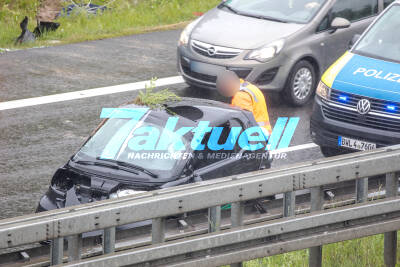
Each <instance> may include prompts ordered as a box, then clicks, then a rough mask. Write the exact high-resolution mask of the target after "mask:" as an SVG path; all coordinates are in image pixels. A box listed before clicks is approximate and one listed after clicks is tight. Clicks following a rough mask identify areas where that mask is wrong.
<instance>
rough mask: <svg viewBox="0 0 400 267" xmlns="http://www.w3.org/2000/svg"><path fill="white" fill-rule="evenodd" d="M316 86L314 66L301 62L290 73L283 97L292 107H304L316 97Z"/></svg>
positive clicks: (304, 61)
mask: <svg viewBox="0 0 400 267" xmlns="http://www.w3.org/2000/svg"><path fill="white" fill-rule="evenodd" d="M316 84H317V75H316V72H315V68H314V66H313V65H312V64H311V63H310V62H308V61H307V60H301V61H299V62H297V63H296V65H294V67H293V69H292V71H291V72H290V74H289V77H288V79H287V81H286V84H285V88H284V89H283V91H282V96H283V98H284V99H285V100H286V101H287V102H288V103H289V104H291V105H292V106H295V107H301V106H304V105H305V104H307V102H308V101H309V100H310V99H311V97H312V96H313V95H314V92H315V88H316Z"/></svg>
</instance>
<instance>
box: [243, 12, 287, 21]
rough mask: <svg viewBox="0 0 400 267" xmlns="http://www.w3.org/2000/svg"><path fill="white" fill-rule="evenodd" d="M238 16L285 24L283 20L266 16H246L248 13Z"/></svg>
mask: <svg viewBox="0 0 400 267" xmlns="http://www.w3.org/2000/svg"><path fill="white" fill-rule="evenodd" d="M240 15H242V16H246V17H251V18H256V19H263V20H271V21H275V22H281V23H287V21H285V20H281V19H277V18H273V17H268V16H263V15H255V14H248V13H240Z"/></svg>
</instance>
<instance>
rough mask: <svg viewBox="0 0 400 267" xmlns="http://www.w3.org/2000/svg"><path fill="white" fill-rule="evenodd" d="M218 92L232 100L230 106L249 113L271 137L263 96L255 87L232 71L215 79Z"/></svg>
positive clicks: (224, 72)
mask: <svg viewBox="0 0 400 267" xmlns="http://www.w3.org/2000/svg"><path fill="white" fill-rule="evenodd" d="M217 89H218V92H219V93H220V94H221V95H223V96H225V97H231V98H232V103H231V104H232V106H235V107H239V108H241V109H245V110H248V111H251V112H252V113H253V116H254V119H255V120H256V122H257V123H258V125H259V126H260V127H262V128H263V129H264V130H266V131H267V133H268V136H270V135H271V132H272V129H271V124H270V122H269V115H268V109H267V104H266V101H265V97H264V94H263V93H262V92H261V90H260V89H258V87H257V86H255V85H253V84H251V83H249V82H247V81H244V80H242V79H239V77H238V76H237V75H236V73H234V72H233V71H229V70H226V71H223V72H221V73H219V74H218V77H217Z"/></svg>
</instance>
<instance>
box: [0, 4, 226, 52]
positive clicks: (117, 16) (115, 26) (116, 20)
mask: <svg viewBox="0 0 400 267" xmlns="http://www.w3.org/2000/svg"><path fill="white" fill-rule="evenodd" d="M81 1H83V2H84V3H88V1H89V0H75V1H74V2H75V3H80V2H81ZM219 2H220V1H219V0H93V1H91V3H92V4H98V5H106V6H107V10H106V11H104V12H99V13H98V14H97V15H93V14H87V12H84V11H83V10H81V12H79V9H76V10H77V11H78V12H74V13H73V14H71V15H70V16H66V15H62V16H60V17H59V19H58V20H57V22H59V23H60V24H61V26H60V28H58V30H57V31H55V32H49V33H47V34H45V35H44V36H42V37H41V38H40V39H39V40H37V41H36V42H34V43H28V44H23V45H22V47H32V46H46V45H54V44H64V43H74V42H82V41H88V40H96V39H103V38H109V37H115V36H122V35H129V34H137V33H143V32H147V31H154V30H163V29H174V28H182V27H184V26H185V25H186V24H187V22H188V21H191V20H193V19H194V18H196V16H198V15H199V14H201V13H202V12H205V11H207V10H209V9H211V8H213V7H215V6H216V5H217V4H218V3H219ZM63 3H64V6H68V5H71V4H72V3H73V1H72V0H64V2H63ZM37 8H38V0H2V1H0V48H3V49H12V48H20V47H21V46H20V45H18V46H15V45H14V42H15V39H16V38H17V37H18V35H19V34H20V33H21V30H20V26H19V24H20V22H21V21H22V20H23V18H24V17H25V16H28V18H29V25H28V29H29V30H30V31H33V29H34V28H35V27H36V11H37Z"/></svg>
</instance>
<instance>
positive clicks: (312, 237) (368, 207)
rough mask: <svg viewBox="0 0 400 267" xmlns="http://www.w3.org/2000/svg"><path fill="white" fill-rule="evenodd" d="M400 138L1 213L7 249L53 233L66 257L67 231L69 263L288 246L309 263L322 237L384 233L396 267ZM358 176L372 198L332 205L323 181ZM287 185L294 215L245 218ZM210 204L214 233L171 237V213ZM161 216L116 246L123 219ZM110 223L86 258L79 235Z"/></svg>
mask: <svg viewBox="0 0 400 267" xmlns="http://www.w3.org/2000/svg"><path fill="white" fill-rule="evenodd" d="M399 163H400V146H396V147H392V148H385V149H380V150H376V151H373V152H366V153H356V154H349V155H346V156H341V157H336V158H330V159H325V160H321V161H315V162H308V163H301V164H296V165H292V166H290V167H284V168H280V169H275V170H266V171H260V172H254V173H249V174H243V175H237V176H233V177H227V178H223V179H218V180H214V181H208V182H200V183H195V184H191V185H186V186H179V187H175V188H170V189H163V190H158V191H153V192H147V193H143V194H140V195H135V196H132V197H125V198H121V199H117V200H106V201H100V202H94V203H90V204H85V205H82V206H76V207H70V208H65V209H60V210H54V211H50V212H44V213H39V214H34V215H28V216H22V217H17V218H11V219H6V220H2V221H0V249H4V248H10V247H15V246H20V245H25V244H30V243H34V242H40V241H46V240H52V244H51V257H50V258H51V263H52V264H61V263H62V260H63V252H64V250H63V246H64V238H68V243H69V246H68V254H69V261H77V260H79V261H77V262H75V263H71V264H70V266H99V264H101V265H102V266H121V265H135V264H137V265H141V264H144V263H147V264H148V265H149V266H152V265H157V264H160V263H161V262H164V261H165V260H167V259H168V260H169V261H170V262H169V263H168V265H169V266H174V265H176V266H193V264H195V265H196V266H215V265H224V264H232V265H233V266H240V265H241V264H240V263H236V264H233V263H235V262H242V261H244V260H249V259H252V258H258V257H264V256H269V255H274V254H277V253H283V252H286V251H291V250H296V249H301V248H308V247H311V249H310V266H321V250H322V248H321V245H323V244H326V243H332V242H338V241H342V240H347V239H352V238H356V237H362V236H367V235H372V234H377V233H384V232H385V243H384V246H385V263H386V265H387V266H395V262H396V248H397V242H396V241H397V233H396V230H397V229H400V199H398V198H392V197H395V196H397V188H398V177H397V175H396V172H399V171H400V164H399ZM381 174H386V197H387V198H388V199H387V200H384V201H377V202H375V201H374V202H366V200H367V199H366V196H367V192H366V190H367V188H368V177H371V176H375V175H381ZM350 180H356V181H357V189H356V200H357V201H358V202H366V203H362V204H357V205H355V206H350V207H346V208H339V209H336V210H329V211H318V210H320V209H321V208H322V204H323V192H322V186H324V185H329V184H334V183H338V182H343V181H350ZM302 189H311V211H313V212H312V213H311V214H306V215H301V216H296V217H294V216H293V215H294V211H295V191H296V190H302ZM279 193H284V194H285V196H284V201H283V203H284V205H283V214H284V216H287V217H289V218H284V219H280V220H273V221H271V222H268V223H262V224H259V225H257V224H255V225H248V226H242V225H243V207H244V202H245V201H247V200H253V199H257V198H262V197H266V196H271V195H275V194H279ZM226 203H233V204H232V208H231V219H232V227H231V229H230V230H224V231H219V222H220V214H221V213H220V206H221V205H224V204H226ZM206 208H208V209H209V221H210V227H209V231H210V233H209V234H205V235H199V236H195V237H190V238H184V239H181V240H175V241H168V242H164V221H165V217H168V216H171V215H176V214H182V213H184V212H189V211H195V210H200V209H206ZM147 219H153V225H152V240H153V245H152V246H147V247H144V248H137V249H132V250H127V251H121V252H116V253H115V252H114V247H115V227H116V226H120V225H125V224H128V223H132V222H138V221H143V220H147ZM100 229H104V236H103V251H104V254H105V255H103V256H100V257H97V258H93V259H87V260H80V258H81V243H82V240H81V234H82V233H85V232H90V231H94V230H100Z"/></svg>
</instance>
